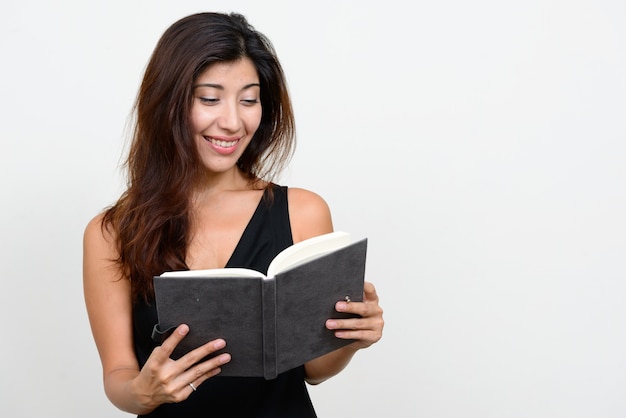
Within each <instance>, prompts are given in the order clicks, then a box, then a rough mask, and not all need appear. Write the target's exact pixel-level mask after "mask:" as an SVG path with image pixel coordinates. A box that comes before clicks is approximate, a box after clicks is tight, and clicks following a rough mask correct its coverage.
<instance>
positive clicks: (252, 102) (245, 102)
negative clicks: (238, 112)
mask: <svg viewBox="0 0 626 418" xmlns="http://www.w3.org/2000/svg"><path fill="white" fill-rule="evenodd" d="M257 103H259V99H243V100H241V104H243V105H244V106H254V105H255V104H257Z"/></svg>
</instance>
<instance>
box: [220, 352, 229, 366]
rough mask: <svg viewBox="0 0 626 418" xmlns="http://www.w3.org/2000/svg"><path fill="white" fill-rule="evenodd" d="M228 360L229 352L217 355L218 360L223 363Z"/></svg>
mask: <svg viewBox="0 0 626 418" xmlns="http://www.w3.org/2000/svg"><path fill="white" fill-rule="evenodd" d="M229 361H230V354H222V355H221V356H220V357H219V362H220V363H222V364H224V363H228V362H229Z"/></svg>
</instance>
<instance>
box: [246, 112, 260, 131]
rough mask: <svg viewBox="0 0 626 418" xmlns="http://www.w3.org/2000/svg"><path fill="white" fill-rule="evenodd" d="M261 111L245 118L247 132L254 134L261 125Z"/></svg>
mask: <svg viewBox="0 0 626 418" xmlns="http://www.w3.org/2000/svg"><path fill="white" fill-rule="evenodd" d="M261 115H262V113H261V110H259V111H258V112H253V113H251V114H250V115H248V117H247V118H246V125H247V130H248V132H256V130H257V129H258V128H259V126H260V125H261Z"/></svg>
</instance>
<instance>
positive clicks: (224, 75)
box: [195, 57, 259, 85]
mask: <svg viewBox="0 0 626 418" xmlns="http://www.w3.org/2000/svg"><path fill="white" fill-rule="evenodd" d="M258 82H259V76H258V73H257V71H256V67H255V66H254V63H253V62H252V61H251V60H250V59H249V58H247V57H244V58H241V59H239V60H237V61H228V62H226V61H223V62H216V63H214V64H211V65H209V66H208V67H207V68H206V69H205V70H204V71H202V73H200V75H199V76H198V78H197V80H196V83H195V84H196V85H199V84H205V83H210V84H250V83H258Z"/></svg>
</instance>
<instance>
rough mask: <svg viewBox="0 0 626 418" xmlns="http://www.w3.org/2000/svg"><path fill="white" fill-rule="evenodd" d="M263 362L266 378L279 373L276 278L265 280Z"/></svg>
mask: <svg viewBox="0 0 626 418" xmlns="http://www.w3.org/2000/svg"><path fill="white" fill-rule="evenodd" d="M263 363H264V377H265V379H268V380H270V379H274V378H276V376H277V375H278V371H277V361H276V280H275V279H274V278H271V279H265V280H263Z"/></svg>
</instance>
